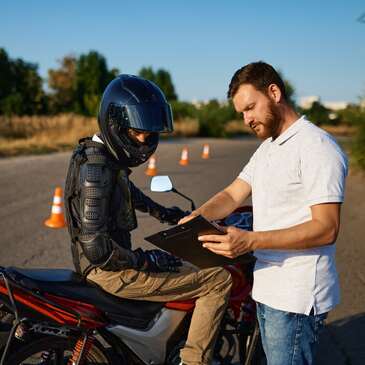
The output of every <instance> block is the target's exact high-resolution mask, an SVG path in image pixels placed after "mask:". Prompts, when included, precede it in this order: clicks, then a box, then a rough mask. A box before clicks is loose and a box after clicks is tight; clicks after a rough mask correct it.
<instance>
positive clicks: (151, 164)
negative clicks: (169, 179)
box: [145, 155, 157, 176]
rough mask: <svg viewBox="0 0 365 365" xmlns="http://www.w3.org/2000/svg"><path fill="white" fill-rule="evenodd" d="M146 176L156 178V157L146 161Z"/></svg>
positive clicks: (153, 156)
mask: <svg viewBox="0 0 365 365" xmlns="http://www.w3.org/2000/svg"><path fill="white" fill-rule="evenodd" d="M145 173H146V175H148V176H156V175H157V168H156V157H155V155H152V156H151V157H150V159H149V160H148V166H147V169H146V171H145Z"/></svg>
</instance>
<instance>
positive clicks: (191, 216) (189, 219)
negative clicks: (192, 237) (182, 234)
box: [177, 210, 199, 224]
mask: <svg viewBox="0 0 365 365" xmlns="http://www.w3.org/2000/svg"><path fill="white" fill-rule="evenodd" d="M198 215H199V213H198V212H197V211H196V210H194V211H193V212H191V213H190V214H189V215H187V216H185V217H183V218H181V219H180V220H179V222H178V223H177V224H183V223H186V222H189V221H191V220H192V219H194V218H195V217H197V216H198Z"/></svg>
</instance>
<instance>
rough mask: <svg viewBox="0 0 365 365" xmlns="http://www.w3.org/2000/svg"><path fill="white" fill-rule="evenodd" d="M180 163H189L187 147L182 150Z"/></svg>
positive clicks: (183, 164)
mask: <svg viewBox="0 0 365 365" xmlns="http://www.w3.org/2000/svg"><path fill="white" fill-rule="evenodd" d="M179 164H180V165H181V166H186V165H189V152H188V148H187V147H184V148H183V150H182V152H181V158H180V161H179Z"/></svg>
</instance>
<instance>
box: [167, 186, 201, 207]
mask: <svg viewBox="0 0 365 365" xmlns="http://www.w3.org/2000/svg"><path fill="white" fill-rule="evenodd" d="M171 191H173V192H174V193H176V194H178V195H180V196H182V197H183V198H185V199H187V200H189V202H190V203H191V209H192V210H195V209H196V207H195V204H194V202H193V200H192V199H190V198H188V197H187V196H186V195H184V194H182V193H180V192H179V191H177V190H176V189H175V188H172V189H171Z"/></svg>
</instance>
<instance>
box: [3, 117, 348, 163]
mask: <svg viewBox="0 0 365 365" xmlns="http://www.w3.org/2000/svg"><path fill="white" fill-rule="evenodd" d="M174 126H175V130H174V133H173V136H183V137H194V136H197V135H198V132H199V122H198V120H197V119H191V118H185V119H181V120H177V121H175V123H174ZM323 128H324V129H326V130H327V131H329V132H330V133H332V134H334V135H352V134H353V133H354V131H355V130H354V128H352V127H349V126H335V127H334V126H323ZM97 130H98V125H97V121H96V118H87V117H83V116H80V115H75V114H60V115H56V116H32V117H12V118H6V117H0V157H4V156H16V155H24V154H41V153H48V152H56V151H64V150H69V149H71V148H73V146H75V145H76V143H77V141H78V140H79V139H80V138H82V137H85V136H90V135H93V134H94V133H95V132H96V131H97ZM225 130H226V132H227V134H228V135H242V134H248V133H252V131H251V130H250V128H248V127H246V126H245V125H244V124H243V122H242V121H240V120H232V121H230V122H228V123H227V124H226V127H225Z"/></svg>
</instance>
